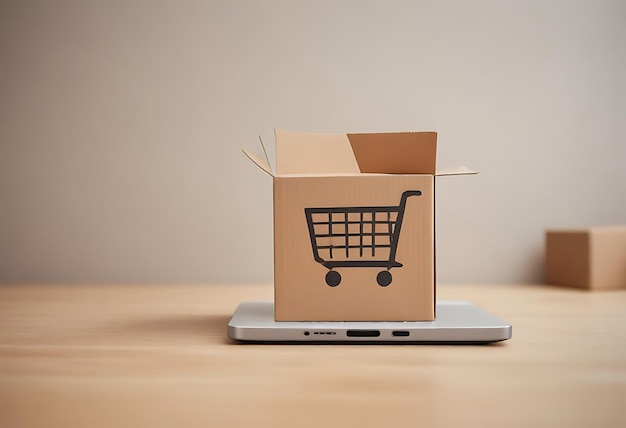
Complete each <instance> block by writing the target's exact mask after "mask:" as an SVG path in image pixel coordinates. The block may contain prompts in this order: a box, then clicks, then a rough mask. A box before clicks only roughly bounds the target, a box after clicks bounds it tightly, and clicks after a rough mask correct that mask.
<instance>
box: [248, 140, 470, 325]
mask: <svg viewBox="0 0 626 428" xmlns="http://www.w3.org/2000/svg"><path fill="white" fill-rule="evenodd" d="M275 137H276V172H273V171H272V168H271V166H270V163H269V159H268V157H267V151H266V150H265V147H263V155H261V156H255V155H254V154H253V153H251V152H250V151H247V150H244V153H245V154H246V155H247V156H248V157H249V158H250V160H252V161H253V162H254V163H255V164H256V165H257V166H259V167H260V168H261V169H263V170H264V171H265V172H266V173H268V174H269V175H271V176H272V177H273V184H274V299H275V301H274V307H275V313H274V316H275V319H276V321H432V320H434V319H435V217H434V207H435V177H436V176H440V175H462V174H475V172H474V171H470V170H467V169H465V168H461V169H456V170H449V171H437V170H436V149H437V133H436V132H399V133H377V134H373V133H372V134H306V133H297V132H288V131H281V130H276V131H275ZM262 144H263V143H261V145H262Z"/></svg>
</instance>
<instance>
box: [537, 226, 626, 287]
mask: <svg viewBox="0 0 626 428" xmlns="http://www.w3.org/2000/svg"><path fill="white" fill-rule="evenodd" d="M546 282H547V283H549V284H555V285H567V286H571V287H578V288H586V289H592V290H598V289H614V288H626V226H614V227H595V228H590V229H579V230H549V231H547V232H546Z"/></svg>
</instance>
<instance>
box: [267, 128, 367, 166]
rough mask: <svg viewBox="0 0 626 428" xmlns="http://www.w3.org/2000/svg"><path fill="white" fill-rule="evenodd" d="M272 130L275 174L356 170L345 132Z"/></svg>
mask: <svg viewBox="0 0 626 428" xmlns="http://www.w3.org/2000/svg"><path fill="white" fill-rule="evenodd" d="M274 133H275V136H276V173H277V174H278V175H283V174H315V173H322V174H324V173H358V172H359V166H358V165H357V162H356V159H355V158H354V153H352V148H351V147H350V141H349V140H348V137H347V136H346V134H307V133H303V132H291V131H283V130H280V129H276V130H274Z"/></svg>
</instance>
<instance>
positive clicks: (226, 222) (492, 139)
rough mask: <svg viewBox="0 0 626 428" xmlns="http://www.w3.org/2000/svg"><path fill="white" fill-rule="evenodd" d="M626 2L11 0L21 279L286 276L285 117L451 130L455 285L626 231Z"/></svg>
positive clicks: (353, 126)
mask: <svg viewBox="0 0 626 428" xmlns="http://www.w3.org/2000/svg"><path fill="white" fill-rule="evenodd" d="M624 22H626V3H625V2H622V1H619V0H618V1H613V2H609V1H584V2H581V1H536V2H529V1H519V2H503V1H472V2H466V1H461V0H459V1H455V2H450V1H404V2H383V1H379V2H371V1H332V2H330V1H328V2H327V1H310V2H297V1H290V2H287V1H285V2H275V1H271V2H270V1H245V2H243V1H222V2H211V1H168V2H163V1H137V0H133V1H131V0H127V1H66V0H57V1H38V2H35V1H24V0H22V1H19V0H16V1H2V2H0V63H1V66H0V281H2V282H7V281H8V282H24V281H37V282H58V281H88V282H110V281H116V282H118V281H120V282H122V281H123V282H150V281H158V282H170V281H175V282H180V281H186V282H191V281H193V282H223V281H227V282H260V281H264V282H269V281H271V279H272V267H271V265H272V250H271V248H272V231H271V227H272V226H271V209H272V208H271V182H270V180H269V178H268V177H267V176H265V174H263V173H262V172H260V171H258V170H257V169H256V168H254V167H253V166H252V165H251V164H250V163H249V161H247V160H246V159H245V158H244V157H243V155H242V154H241V152H240V147H242V146H246V145H248V146H251V145H254V144H255V143H256V135H257V134H258V133H261V134H262V135H263V136H264V137H265V139H267V140H271V138H272V128H274V127H280V128H285V129H293V130H302V131H321V132H344V131H360V132H367V131H387V130H437V131H439V143H440V146H439V147H440V151H439V153H440V160H441V163H457V162H462V163H465V164H467V165H469V166H471V167H473V168H476V169H479V170H480V171H481V174H480V175H479V176H476V177H465V178H444V179H441V180H440V181H439V182H438V185H437V192H438V193H437V196H438V203H437V220H438V224H437V233H438V235H437V238H438V263H439V280H440V281H442V282H484V281H487V282H491V281H493V282H495V281H506V282H512V281H539V280H541V275H542V274H541V269H542V264H541V263H542V262H541V260H542V257H543V249H542V242H543V231H544V229H545V228H546V227H561V226H563V227H566V226H574V225H592V224H593V225H603V224H615V223H622V224H625V223H626V197H625V196H624V195H625V194H626V191H625V187H626V167H624V163H625V161H626V141H625V137H624V135H625V131H624V118H625V117H626V89H625V86H626V84H625V80H624V76H625V75H626V49H624V40H626V26H625V25H624Z"/></svg>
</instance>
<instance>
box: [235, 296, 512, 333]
mask: <svg viewBox="0 0 626 428" xmlns="http://www.w3.org/2000/svg"><path fill="white" fill-rule="evenodd" d="M436 310H437V312H436V313H437V317H436V319H435V321H420V322H416V321H405V322H400V321H398V322H371V321H370V322H357V321H344V322H332V321H331V322H329V321H324V322H313V321H308V322H293V321H274V303H273V302H243V303H241V304H240V305H239V307H238V308H237V310H236V311H235V313H234V315H233V317H232V318H231V320H230V322H229V323H228V336H229V337H230V338H231V339H234V340H236V341H239V342H251V343H265V342H274V343H283V342H285V343H298V342H309V343H336V342H338V343H378V342H380V343H394V342H395V343H433V344H434V343H441V344H446V343H467V344H473V343H476V344H478V343H492V342H500V341H503V340H508V339H510V338H511V332H512V326H511V324H509V323H507V322H506V321H504V320H502V319H500V318H498V317H497V316H495V315H492V314H490V313H488V312H486V311H484V310H482V309H480V308H479V307H477V306H475V305H474V304H472V303H470V302H465V301H454V300H444V301H439V302H437V307H436Z"/></svg>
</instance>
